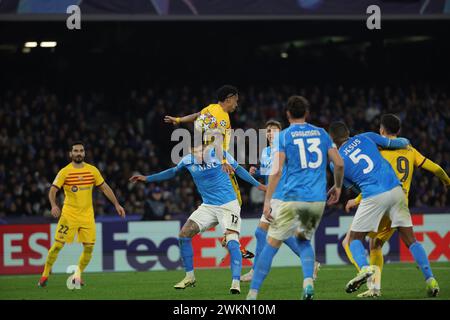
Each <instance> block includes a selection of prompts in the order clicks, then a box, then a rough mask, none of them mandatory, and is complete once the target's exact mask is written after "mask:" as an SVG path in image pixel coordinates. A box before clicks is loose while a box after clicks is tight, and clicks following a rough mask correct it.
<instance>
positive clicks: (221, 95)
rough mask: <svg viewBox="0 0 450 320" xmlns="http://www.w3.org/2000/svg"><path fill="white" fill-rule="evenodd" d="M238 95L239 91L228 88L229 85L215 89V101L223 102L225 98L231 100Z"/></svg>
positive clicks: (231, 87) (234, 88)
mask: <svg viewBox="0 0 450 320" xmlns="http://www.w3.org/2000/svg"><path fill="white" fill-rule="evenodd" d="M237 94H239V91H238V89H237V88H236V87H233V86H230V85H229V84H226V85H224V86H222V87H220V88H219V89H217V93H216V95H217V100H218V101H220V102H223V101H225V100H226V99H227V98H231V97H232V96H235V95H237Z"/></svg>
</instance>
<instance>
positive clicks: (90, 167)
mask: <svg viewBox="0 0 450 320" xmlns="http://www.w3.org/2000/svg"><path fill="white" fill-rule="evenodd" d="M84 169H86V170H87V171H90V172H95V173H97V172H100V170H98V168H97V167H96V166H95V165H93V164H90V163H87V162H85V163H84Z"/></svg>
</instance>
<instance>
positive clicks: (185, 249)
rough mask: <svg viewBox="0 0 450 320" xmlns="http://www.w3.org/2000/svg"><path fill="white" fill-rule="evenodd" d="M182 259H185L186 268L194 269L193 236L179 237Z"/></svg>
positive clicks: (186, 269) (188, 269)
mask: <svg viewBox="0 0 450 320" xmlns="http://www.w3.org/2000/svg"><path fill="white" fill-rule="evenodd" d="M178 243H179V244H180V253H181V259H182V260H183V265H184V270H185V271H186V272H190V271H192V270H194V259H193V258H194V250H192V239H191V238H179V239H178Z"/></svg>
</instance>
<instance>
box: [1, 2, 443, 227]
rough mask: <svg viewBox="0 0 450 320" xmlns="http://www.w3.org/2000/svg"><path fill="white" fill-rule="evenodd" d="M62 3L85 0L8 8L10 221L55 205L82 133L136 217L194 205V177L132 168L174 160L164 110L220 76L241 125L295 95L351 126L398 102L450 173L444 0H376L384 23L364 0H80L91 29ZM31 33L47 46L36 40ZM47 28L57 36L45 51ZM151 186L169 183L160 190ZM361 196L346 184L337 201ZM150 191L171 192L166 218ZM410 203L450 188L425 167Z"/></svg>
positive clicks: (199, 102) (314, 115)
mask: <svg viewBox="0 0 450 320" xmlns="http://www.w3.org/2000/svg"><path fill="white" fill-rule="evenodd" d="M66 2H67V3H68V4H70V3H77V1H53V2H52V1H50V2H49V1H46V4H45V5H44V4H43V3H41V4H39V3H40V1H33V2H32V1H2V3H1V5H0V12H1V14H0V17H1V19H2V21H1V23H0V28H1V29H0V30H1V33H0V34H1V37H0V65H1V72H0V79H1V83H2V85H1V90H0V123H1V126H0V150H1V152H0V160H1V161H0V219H1V221H4V222H5V223H8V222H10V223H11V222H22V221H41V220H45V219H47V218H48V217H49V210H50V206H49V203H48V200H47V192H48V189H49V186H50V184H51V182H52V181H53V179H54V177H55V175H56V173H57V171H58V170H59V169H60V168H61V167H63V166H65V165H66V164H67V163H68V161H69V159H68V152H67V148H68V145H69V144H70V142H71V141H74V140H83V141H84V142H85V143H86V147H87V161H88V162H91V163H93V164H95V165H97V166H98V167H99V168H100V170H101V172H102V173H103V175H104V177H105V178H106V180H107V181H108V183H109V184H110V185H111V187H112V188H113V190H114V191H115V192H116V194H117V195H118V197H119V199H120V202H121V203H122V204H124V206H125V209H126V211H127V212H128V213H129V214H130V215H136V216H139V217H144V219H146V218H145V217H146V216H147V218H149V219H150V218H154V219H183V218H184V219H185V218H186V217H187V215H188V214H189V213H190V212H191V211H192V210H193V209H194V208H196V207H197V206H198V204H199V203H200V198H199V196H198V194H197V193H196V190H195V187H194V185H193V183H192V180H191V178H190V176H189V175H188V174H183V175H181V176H179V177H177V178H176V179H175V180H173V181H168V182H163V183H159V184H150V185H137V186H131V185H130V184H129V183H128V178H129V177H130V176H131V175H132V174H133V173H136V172H141V173H145V174H150V173H153V172H156V171H159V170H162V169H165V168H167V167H169V166H172V165H174V164H173V163H171V161H170V150H171V148H172V147H173V145H174V142H171V141H170V136H171V132H172V131H173V129H174V128H173V126H171V125H167V124H165V123H163V116H164V115H166V114H170V115H184V114H188V113H192V112H194V111H198V110H200V109H201V108H203V107H204V106H206V105H207V104H209V103H211V102H214V90H215V89H216V88H217V87H218V86H220V85H222V84H226V83H230V84H234V85H236V86H238V87H239V89H240V92H241V94H240V104H239V108H238V110H237V111H236V112H235V113H234V114H232V115H231V118H232V126H233V128H243V129H246V128H260V127H261V126H262V125H263V124H264V122H265V121H266V120H268V119H270V118H274V119H279V120H282V121H283V123H284V124H285V125H286V124H287V123H286V121H285V118H284V112H283V107H284V103H285V101H286V99H287V97H288V96H289V95H291V94H301V95H304V96H306V97H307V98H308V99H309V100H310V101H311V105H312V110H311V118H310V121H311V122H312V123H314V124H317V125H319V126H324V127H325V128H326V127H327V126H328V124H329V123H330V121H333V120H339V119H341V120H344V121H346V122H347V123H348V125H349V126H350V127H351V128H352V131H353V133H355V134H356V133H358V132H363V131H378V126H379V118H380V115H381V114H383V113H385V112H392V113H396V114H398V115H399V116H400V117H401V119H402V120H403V130H402V135H403V136H405V137H407V138H408V139H410V141H411V142H412V144H413V145H414V146H415V147H416V148H417V149H418V150H419V151H420V152H422V153H423V154H424V155H425V156H426V157H429V158H430V159H432V160H433V161H435V162H437V163H439V164H440V165H441V166H442V167H443V168H444V169H445V170H446V171H447V172H450V145H449V139H448V137H449V136H450V134H449V133H450V127H449V120H450V96H449V94H450V91H449V72H448V70H450V59H449V57H450V43H449V41H448V36H449V34H448V30H449V26H450V24H449V20H448V14H447V13H446V12H447V9H448V3H447V2H446V1H433V2H432V3H433V5H430V6H429V7H428V6H427V7H423V6H422V5H423V3H422V2H421V1H409V2H408V3H407V4H404V2H396V1H378V3H379V5H381V6H382V10H383V8H385V10H386V12H387V13H389V15H386V19H385V20H382V29H381V30H374V31H369V30H368V29H367V28H366V22H365V18H366V16H367V15H366V14H365V10H363V8H365V7H364V6H365V5H366V4H365V1H361V2H355V1H344V2H342V3H343V4H342V7H340V8H341V9H342V10H346V11H345V12H341V11H339V10H338V9H336V8H337V7H339V6H337V5H336V3H334V7H333V1H326V2H325V1H323V2H321V1H280V2H279V3H278V2H276V3H277V5H278V6H277V7H276V8H275V9H274V8H272V9H273V10H275V11H272V13H274V14H278V15H277V16H271V15H269V14H268V12H267V10H268V9H267V10H266V11H265V9H264V8H266V7H265V6H264V5H265V4H264V3H265V2H266V1H254V2H252V1H250V2H249V1H247V2H246V3H247V4H246V7H239V5H238V4H237V2H236V1H215V2H216V7H215V9H214V10H212V9H211V8H210V7H208V4H211V3H212V2H211V1H192V3H193V4H195V5H196V7H195V8H194V9H196V10H194V11H192V10H191V9H192V7H190V6H189V5H188V3H189V1H178V2H177V1H172V2H170V1H129V2H127V3H128V5H121V3H122V4H123V2H121V1H110V2H104V1H101V2H100V1H93V0H92V1H81V2H80V1H78V3H79V4H80V6H81V10H82V23H81V26H82V29H81V30H73V31H69V30H68V29H67V28H66V24H65V20H64V19H65V18H66V17H67V16H68V15H67V14H65V9H64V8H65V7H66V4H65V3H66ZM225 2H226V3H227V5H225V4H224V3H225ZM372 2H373V1H372ZM105 3H108V5H106V4H105ZM220 3H221V6H220V5H219V4H220ZM355 3H356V4H355ZM63 4H64V5H63ZM102 4H103V5H102ZM344 4H345V5H344ZM383 6H385V7H383ZM366 7H367V6H366ZM152 8H153V9H152ZM183 8H184V9H186V8H190V9H189V10H190V11H189V12H188V11H183V10H184V9H183ZM208 8H209V9H208ZM236 8H238V9H236ZM333 8H334V9H333ZM446 8H447V9H446ZM208 10H210V11H208ZM211 10H212V11H211ZM239 10H241V11H239ZM277 10H278V11H277ZM361 10H362V11H361ZM236 14H246V15H247V16H246V17H242V16H237V17H236V19H234V18H233V17H234V16H235V15H236ZM264 15H265V16H264ZM295 15H296V17H295ZM323 15H331V17H330V19H320V18H321V17H322V18H323V17H324V16H323ZM111 17H113V18H111ZM299 17H300V18H299ZM314 17H317V19H314ZM345 17H346V18H345ZM83 19H85V20H83ZM111 20H113V21H111ZM30 41H35V42H37V47H35V48H27V47H26V46H25V43H26V42H30ZM42 41H56V43H57V44H56V47H53V48H42V47H40V45H39V44H40V43H41V42H42ZM185 127H186V128H189V129H192V125H190V126H189V125H186V126H185ZM241 187H242V190H243V192H242V193H243V200H244V204H243V213H242V215H243V217H247V216H248V217H251V216H257V215H259V213H260V210H261V201H262V194H261V193H259V192H258V191H257V190H254V189H251V188H250V187H249V186H247V185H245V184H244V183H241ZM155 188H157V190H161V192H160V193H161V196H159V195H156V196H153V193H154V190H155ZM156 193H159V192H156ZM59 196H60V197H62V196H63V195H62V193H60V195H59ZM94 196H95V212H96V214H97V216H98V217H101V216H103V215H114V214H115V212H114V208H113V207H112V206H111V205H110V203H109V202H108V201H107V200H106V199H105V197H104V196H103V195H101V194H99V193H97V192H96V193H94ZM351 196H353V195H352V194H350V193H349V192H348V193H346V194H345V195H344V197H343V199H342V201H341V207H342V205H343V204H344V203H345V200H346V199H348V198H349V197H351ZM159 197H160V198H161V199H159ZM156 198H158V199H157V200H155V199H156ZM151 201H157V202H158V203H162V204H163V205H160V206H159V208H160V209H161V208H164V209H163V210H162V209H161V210H159V212H160V214H159V216H157V217H155V216H154V213H153V212H152V211H153V210H152V209H151V208H152V205H151V203H150V202H151ZM410 204H411V206H412V207H414V208H420V209H421V210H422V209H424V208H445V207H449V206H450V198H449V196H448V193H445V191H444V189H443V186H442V184H441V183H440V181H439V180H438V179H437V178H435V177H434V176H433V175H431V174H429V173H427V172H424V171H423V170H416V172H415V177H414V180H413V184H412V189H411V193H410ZM146 212H147V215H146ZM162 212H163V213H162ZM45 221H48V220H45Z"/></svg>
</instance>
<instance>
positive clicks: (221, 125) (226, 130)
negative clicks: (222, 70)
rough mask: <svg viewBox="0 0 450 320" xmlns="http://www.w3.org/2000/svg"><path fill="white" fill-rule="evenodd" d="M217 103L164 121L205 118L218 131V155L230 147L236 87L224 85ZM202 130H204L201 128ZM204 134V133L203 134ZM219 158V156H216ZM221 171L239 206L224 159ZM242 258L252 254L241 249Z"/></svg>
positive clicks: (233, 178) (232, 176)
mask: <svg viewBox="0 0 450 320" xmlns="http://www.w3.org/2000/svg"><path fill="white" fill-rule="evenodd" d="M216 95H217V103H212V104H210V105H208V106H206V107H205V108H203V109H202V110H201V111H200V112H196V113H193V114H190V115H187V116H184V117H173V116H165V117H164V121H165V122H166V123H172V124H173V125H178V124H180V123H188V122H194V121H195V120H196V119H197V118H198V117H200V116H205V117H207V121H211V127H210V129H212V130H214V131H219V132H220V134H221V140H222V145H221V147H222V148H221V150H219V149H218V150H217V151H218V152H220V153H223V152H222V150H223V151H228V149H229V147H230V139H231V122H230V115H229V114H230V113H232V112H234V111H235V110H236V108H237V107H238V101H239V92H238V90H237V88H236V87H234V86H231V85H224V86H222V87H220V88H219V89H218V90H217V93H216ZM202 129H203V130H204V128H202ZM203 133H204V132H203ZM205 137H206V139H207V141H205V142H207V143H211V142H212V141H211V139H214V135H212V136H208V135H205ZM216 147H219V146H216ZM218 156H219V154H218ZM222 169H223V170H224V171H225V172H227V173H228V175H229V177H230V180H231V184H232V186H233V189H234V191H235V193H236V197H237V200H238V202H239V204H240V205H242V200H241V192H240V190H239V185H238V182H237V180H236V175H235V174H234V171H233V167H232V166H231V165H230V164H228V163H227V161H226V158H225V157H223V158H222ZM241 252H242V256H243V257H244V258H247V257H248V258H250V257H252V256H253V254H252V253H251V252H249V251H247V250H246V249H245V248H242V249H241Z"/></svg>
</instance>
